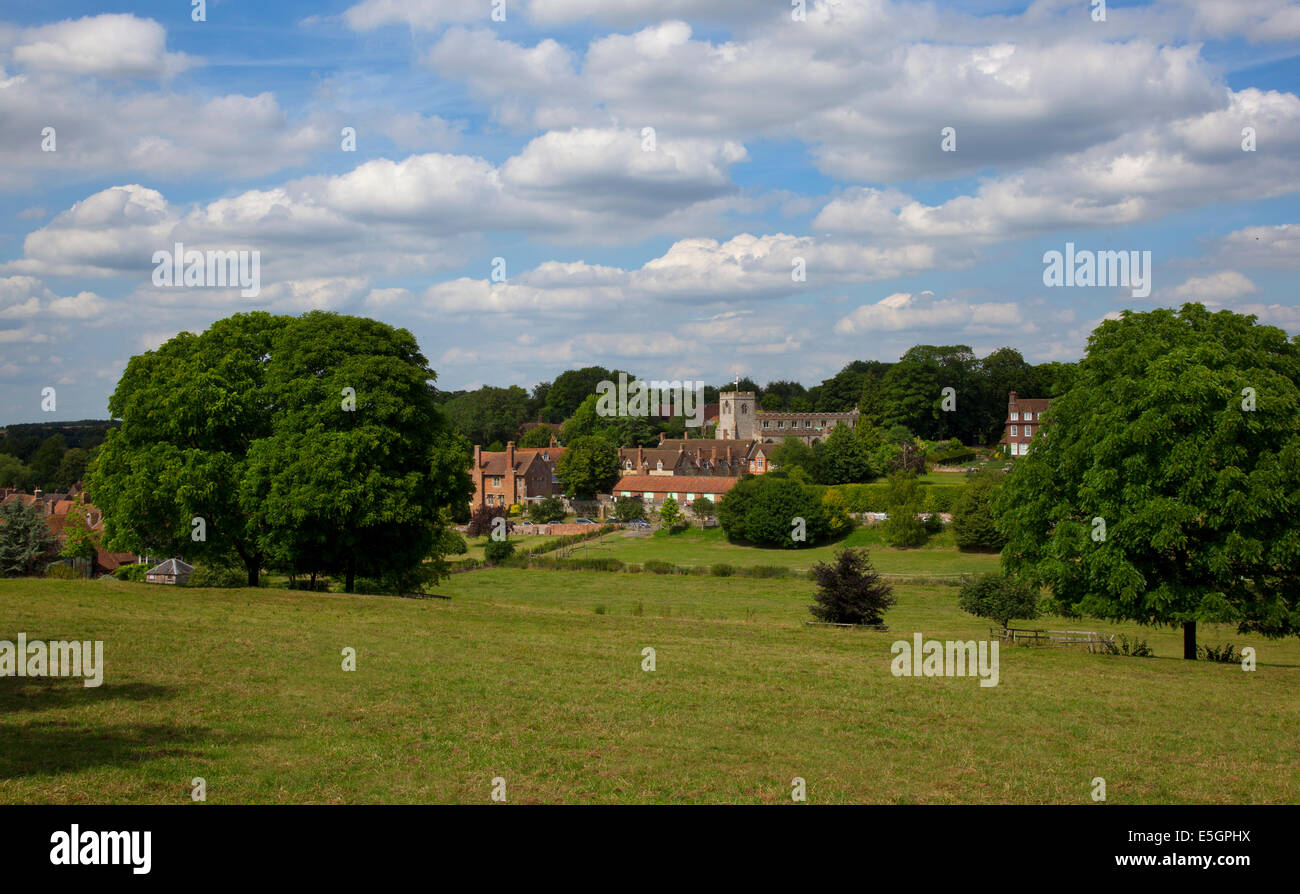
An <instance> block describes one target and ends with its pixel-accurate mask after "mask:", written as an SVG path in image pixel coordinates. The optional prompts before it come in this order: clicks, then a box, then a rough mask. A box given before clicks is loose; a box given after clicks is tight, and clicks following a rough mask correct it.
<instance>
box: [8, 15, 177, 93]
mask: <svg viewBox="0 0 1300 894" xmlns="http://www.w3.org/2000/svg"><path fill="white" fill-rule="evenodd" d="M13 59H14V61H15V62H16V63H18V64H19V65H20V66H22V67H24V68H26V69H30V70H32V71H55V72H59V73H72V74H80V75H99V76H102V77H128V78H134V77H164V78H165V77H170V76H171V75H173V74H175V73H177V72H179V71H183V70H184V69H186V68H188V67H189V66H190V64H191V63H192V60H191V59H190V58H189V57H187V56H186V55H185V54H184V53H169V52H167V32H166V31H165V30H164V29H163V26H162V25H159V24H158V23H157V22H155V21H154V20H153V19H140V18H136V17H135V16H133V15H129V14H125V15H124V14H112V13H109V14H104V15H97V16H85V17H83V18H80V19H75V20H73V19H68V20H65V21H62V22H57V23H55V24H52V25H42V26H40V27H38V28H29V29H27V30H25V31H23V32H22V35H21V36H20V38H19V43H18V45H17V46H15V47H14V48H13Z"/></svg>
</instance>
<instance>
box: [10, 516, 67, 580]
mask: <svg viewBox="0 0 1300 894" xmlns="http://www.w3.org/2000/svg"><path fill="white" fill-rule="evenodd" d="M58 554H59V541H58V538H56V537H55V536H54V534H52V533H51V532H50V529H49V528H48V527H47V526H46V524H45V515H44V513H42V512H41V510H39V509H37V508H36V506H35V504H33V505H23V502H22V501H21V500H10V501H9V502H8V503H6V504H4V505H3V506H0V576H3V577H25V576H31V575H38V574H41V573H42V572H44V571H45V566H46V565H48V564H49V563H50V562H52V561H54V559H55V558H57V557H58Z"/></svg>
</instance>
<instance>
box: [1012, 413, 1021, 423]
mask: <svg viewBox="0 0 1300 894" xmlns="http://www.w3.org/2000/svg"><path fill="white" fill-rule="evenodd" d="M1011 421H1012V422H1019V421H1020V414H1019V413H1012V414H1011Z"/></svg>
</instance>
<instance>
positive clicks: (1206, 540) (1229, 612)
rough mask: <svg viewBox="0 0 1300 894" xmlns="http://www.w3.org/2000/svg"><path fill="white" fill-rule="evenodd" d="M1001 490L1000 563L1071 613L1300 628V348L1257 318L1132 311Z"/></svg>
mask: <svg viewBox="0 0 1300 894" xmlns="http://www.w3.org/2000/svg"><path fill="white" fill-rule="evenodd" d="M1047 419H1048V421H1049V423H1050V425H1048V426H1047V427H1046V428H1045V429H1044V434H1043V437H1041V438H1040V439H1039V440H1038V441H1037V442H1036V444H1035V448H1034V450H1032V451H1031V452H1030V453H1029V455H1028V456H1027V457H1024V458H1022V459H1020V460H1019V461H1018V462H1017V463H1016V466H1015V470H1014V471H1013V472H1012V474H1011V475H1010V476H1008V478H1007V480H1006V482H1005V483H1004V484H1003V486H1002V487H1001V488H1000V489H999V492H998V494H997V496H996V497H995V498H994V503H993V507H994V513H995V515H996V516H997V519H998V525H999V527H1000V529H1001V530H1002V532H1003V533H1004V535H1005V536H1006V537H1007V538H1008V544H1007V546H1006V548H1005V549H1004V550H1003V553H1002V555H1003V563H1004V566H1005V567H1006V568H1007V569H1008V570H1010V571H1013V572H1018V573H1022V574H1024V575H1026V576H1028V577H1029V578H1031V579H1032V580H1033V581H1035V582H1042V583H1046V584H1048V585H1050V586H1051V587H1052V590H1053V592H1054V596H1055V599H1056V600H1057V602H1058V603H1059V606H1060V608H1061V610H1062V611H1066V612H1069V613H1081V614H1088V615H1093V616H1096V617H1102V618H1109V619H1117V620H1132V621H1138V622H1141V623H1149V624H1181V625H1183V629H1184V657H1187V658H1193V659H1194V658H1195V657H1196V623H1197V622H1198V621H1215V622H1230V623H1234V624H1236V625H1237V627H1238V629H1239V630H1240V631H1241V632H1243V633H1244V632H1259V633H1262V634H1264V635H1266V636H1283V635H1288V634H1296V633H1300V611H1298V607H1300V346H1297V345H1296V344H1295V343H1293V342H1289V341H1287V336H1286V333H1284V332H1283V331H1282V330H1280V329H1277V328H1274V327H1272V326H1262V325H1258V324H1257V323H1256V321H1255V318H1254V317H1251V316H1243V315H1240V314H1236V313H1232V312H1230V311H1226V310H1225V311H1219V312H1217V313H1211V312H1209V311H1208V310H1206V309H1205V308H1204V307H1203V306H1201V305H1199V304H1187V305H1184V306H1183V307H1182V308H1181V310H1178V311H1173V310H1167V309H1161V310H1155V311H1151V312H1149V313H1133V312H1125V313H1124V314H1123V315H1122V316H1121V317H1120V318H1119V319H1115V320H1107V321H1104V322H1103V323H1102V324H1101V325H1100V326H1098V327H1097V329H1096V330H1095V331H1094V332H1093V334H1092V336H1091V338H1090V339H1089V341H1088V350H1087V356H1086V357H1085V358H1084V360H1083V361H1082V362H1081V363H1080V364H1079V367H1078V370H1077V373H1076V374H1075V378H1074V381H1073V384H1072V386H1071V387H1070V388H1069V390H1068V391H1066V392H1065V393H1064V394H1063V395H1062V396H1061V397H1059V398H1058V399H1057V400H1056V401H1055V402H1054V403H1053V404H1052V408H1051V410H1050V411H1049V413H1048V416H1047Z"/></svg>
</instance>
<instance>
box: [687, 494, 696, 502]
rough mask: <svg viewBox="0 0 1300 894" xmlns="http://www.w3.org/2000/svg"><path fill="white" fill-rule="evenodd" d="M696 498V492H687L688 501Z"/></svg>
mask: <svg viewBox="0 0 1300 894" xmlns="http://www.w3.org/2000/svg"><path fill="white" fill-rule="evenodd" d="M694 499H695V494H687V495H686V502H688V503H689V502H690V501H691V500H694Z"/></svg>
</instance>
